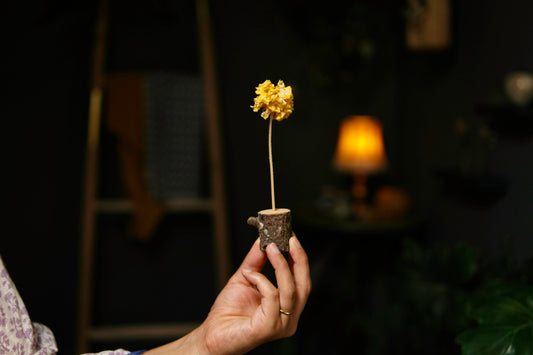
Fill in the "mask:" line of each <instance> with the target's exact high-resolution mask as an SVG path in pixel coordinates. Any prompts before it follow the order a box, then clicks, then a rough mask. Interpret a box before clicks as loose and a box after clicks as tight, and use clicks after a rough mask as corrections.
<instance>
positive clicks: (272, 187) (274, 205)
mask: <svg viewBox="0 0 533 355" xmlns="http://www.w3.org/2000/svg"><path fill="white" fill-rule="evenodd" d="M268 160H269V162H270V193H271V194H272V210H273V211H275V210H276V198H275V196H274V164H273V163H272V117H270V123H269V125H268Z"/></svg>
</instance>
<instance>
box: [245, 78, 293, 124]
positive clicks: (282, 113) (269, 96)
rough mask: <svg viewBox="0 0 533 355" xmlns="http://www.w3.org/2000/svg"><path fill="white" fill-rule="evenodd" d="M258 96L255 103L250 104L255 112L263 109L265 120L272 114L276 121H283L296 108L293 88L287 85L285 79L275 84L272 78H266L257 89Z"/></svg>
mask: <svg viewBox="0 0 533 355" xmlns="http://www.w3.org/2000/svg"><path fill="white" fill-rule="evenodd" d="M255 93H256V94H257V97H256V98H255V99H254V105H253V106H250V107H251V108H252V109H253V110H254V112H257V111H259V110H261V109H263V112H261V117H263V118H264V119H265V120H266V119H267V118H269V117H270V116H272V118H273V119H275V120H276V121H281V120H284V119H286V118H287V117H289V115H290V114H291V113H292V111H293V109H294V104H293V97H292V88H291V87H290V86H285V84H284V83H283V81H281V80H280V81H278V85H277V86H274V84H272V83H271V82H270V80H265V82H264V83H262V84H259V86H258V87H257V88H256V89H255Z"/></svg>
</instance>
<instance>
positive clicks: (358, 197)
mask: <svg viewBox="0 0 533 355" xmlns="http://www.w3.org/2000/svg"><path fill="white" fill-rule="evenodd" d="M366 180H367V179H366V175H364V174H356V175H354V178H353V184H352V191H351V192H352V199H353V202H352V214H353V216H354V217H355V218H356V219H363V220H367V219H369V218H370V214H371V211H370V207H369V206H368V204H367V202H366V197H367V194H368V189H367V187H366Z"/></svg>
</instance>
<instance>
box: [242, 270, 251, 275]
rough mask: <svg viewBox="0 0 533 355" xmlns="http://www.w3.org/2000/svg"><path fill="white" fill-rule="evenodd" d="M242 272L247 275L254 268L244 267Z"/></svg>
mask: <svg viewBox="0 0 533 355" xmlns="http://www.w3.org/2000/svg"><path fill="white" fill-rule="evenodd" d="M242 272H243V273H244V274H246V275H248V274H250V273H251V272H252V270H250V269H242Z"/></svg>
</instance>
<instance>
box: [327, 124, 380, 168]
mask: <svg viewBox="0 0 533 355" xmlns="http://www.w3.org/2000/svg"><path fill="white" fill-rule="evenodd" d="M333 165H334V167H335V168H336V169H337V170H340V171H343V172H348V173H352V174H363V175H366V174H373V173H377V172H380V171H382V170H385V168H386V167H387V159H386V157H385V146H384V144H383V132H382V128H381V124H380V123H379V121H378V120H377V119H375V118H374V117H372V116H349V117H347V118H345V119H344V120H343V121H342V122H341V125H340V130H339V140H338V142H337V149H336V152H335V158H334V162H333Z"/></svg>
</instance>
